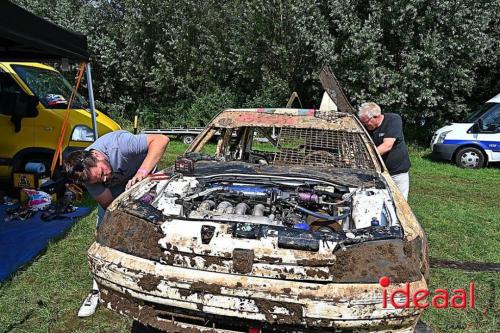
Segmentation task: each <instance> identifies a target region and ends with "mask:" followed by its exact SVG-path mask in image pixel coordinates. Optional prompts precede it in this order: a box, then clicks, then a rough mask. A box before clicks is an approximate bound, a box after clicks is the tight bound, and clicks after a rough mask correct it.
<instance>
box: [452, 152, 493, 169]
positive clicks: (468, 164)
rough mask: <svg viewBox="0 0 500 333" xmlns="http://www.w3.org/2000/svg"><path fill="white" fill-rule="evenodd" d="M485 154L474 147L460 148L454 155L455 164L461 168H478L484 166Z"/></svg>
mask: <svg viewBox="0 0 500 333" xmlns="http://www.w3.org/2000/svg"><path fill="white" fill-rule="evenodd" d="M485 160H486V158H485V156H484V154H483V152H482V151H481V150H479V149H477V148H474V147H465V148H462V149H460V150H459V151H458V152H457V154H456V156H455V164H456V165H458V166H459V167H461V168H468V169H479V168H482V167H483V166H484V163H485Z"/></svg>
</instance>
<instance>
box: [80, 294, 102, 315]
mask: <svg viewBox="0 0 500 333" xmlns="http://www.w3.org/2000/svg"><path fill="white" fill-rule="evenodd" d="M98 304H99V290H97V289H92V290H91V291H90V293H89V294H88V296H87V297H86V298H85V300H84V301H83V304H82V306H81V307H80V310H78V317H88V316H92V315H93V314H94V313H95V310H96V309H97V305H98Z"/></svg>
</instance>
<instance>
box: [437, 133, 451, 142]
mask: <svg viewBox="0 0 500 333" xmlns="http://www.w3.org/2000/svg"><path fill="white" fill-rule="evenodd" d="M450 132H451V131H444V132H441V133H439V136H438V138H437V141H436V143H443V141H444V139H446V135H447V134H448V133H450Z"/></svg>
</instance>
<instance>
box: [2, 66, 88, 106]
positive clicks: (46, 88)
mask: <svg viewBox="0 0 500 333" xmlns="http://www.w3.org/2000/svg"><path fill="white" fill-rule="evenodd" d="M12 68H13V69H14V70H15V71H16V73H17V75H19V77H21V79H22V80H23V81H24V83H26V85H27V86H28V87H29V88H30V89H31V91H32V92H33V93H34V94H35V95H36V96H37V97H38V99H39V100H40V102H41V103H42V104H43V105H44V106H45V107H46V108H49V109H66V108H67V106H68V101H69V99H70V97H71V91H72V89H73V88H72V87H71V85H70V84H69V82H68V81H67V80H66V79H65V78H64V76H62V75H61V73H59V72H56V71H52V70H47V69H43V68H37V67H31V66H22V65H13V66H12ZM73 107H74V108H82V109H86V108H88V103H87V101H86V100H85V98H83V97H82V96H81V95H80V94H77V96H76V99H75V101H74V102H73Z"/></svg>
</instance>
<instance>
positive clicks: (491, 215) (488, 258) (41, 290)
mask: <svg viewBox="0 0 500 333" xmlns="http://www.w3.org/2000/svg"><path fill="white" fill-rule="evenodd" d="M185 148H186V145H184V144H182V143H180V142H177V141H172V142H171V144H170V146H169V148H168V152H167V153H166V155H165V156H164V158H163V160H162V165H163V166H166V165H170V164H171V163H172V162H173V161H174V160H175V157H176V156H177V155H179V154H180V153H182V152H183V151H184V149H185ZM411 160H412V169H411V176H410V177H411V188H410V197H409V201H410V205H411V207H412V208H413V210H414V212H415V214H416V215H417V217H418V219H419V221H420V222H421V223H422V225H423V227H424V229H425V231H426V232H427V234H428V236H429V243H430V256H431V257H433V258H441V259H453V260H467V261H479V262H491V263H500V169H499V168H498V167H490V168H485V169H481V170H464V169H459V168H457V167H455V166H453V165H451V164H447V163H441V162H435V161H432V160H431V159H429V158H428V151H422V150H417V149H414V150H412V153H411ZM83 204H84V205H87V206H90V207H95V204H94V203H93V202H92V201H91V200H86V201H85V202H84V203H83ZM95 220H96V212H95V210H94V211H93V213H92V214H91V215H90V216H88V217H86V218H85V219H82V220H81V221H79V222H78V223H77V224H76V225H75V226H74V227H73V228H72V229H71V231H70V232H69V233H68V234H67V235H66V237H65V238H63V239H60V240H58V241H55V242H53V243H52V244H50V246H49V247H48V249H47V250H46V251H45V252H44V253H43V254H41V255H40V256H39V257H38V258H37V260H35V261H34V262H33V263H31V264H30V265H28V266H27V267H25V268H24V269H23V270H21V271H19V272H17V273H16V274H15V275H14V276H13V277H12V279H10V280H9V281H7V282H5V283H3V284H2V285H1V286H0V333H4V332H5V333H7V332H13V333H14V332H15V333H19V332H26V333H38V332H40V333H42V332H44V333H46V332H50V333H56V332H57V333H62V332H81V333H84V332H85V333H90V332H99V333H111V332H130V331H131V325H132V323H131V321H130V320H129V319H126V318H124V317H121V316H119V315H117V314H115V313H113V312H111V311H109V310H107V309H104V308H102V307H101V308H99V310H98V311H97V313H96V314H95V315H94V316H92V317H89V318H86V319H80V318H78V317H77V316H76V313H77V311H78V308H79V306H80V303H81V302H82V300H83V298H84V297H85V296H86V294H87V292H88V290H89V288H90V286H91V275H90V271H89V267H88V264H87V261H86V251H87V248H88V247H89V246H90V245H91V244H92V242H93V239H94V232H95V227H94V225H95ZM0 223H1V222H0ZM470 281H474V282H475V284H476V308H475V309H465V310H457V309H448V310H444V309H439V310H437V309H428V310H427V311H426V312H425V314H424V318H423V319H424V321H426V322H427V323H428V324H429V325H430V326H431V327H432V328H433V329H434V331H435V332H477V333H485V332H500V307H499V291H500V276H499V274H498V273H469V272H464V271H460V270H450V269H432V270H431V285H430V289H431V290H434V289H436V288H445V289H447V290H453V289H456V288H466V287H468V285H469V282H470Z"/></svg>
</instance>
